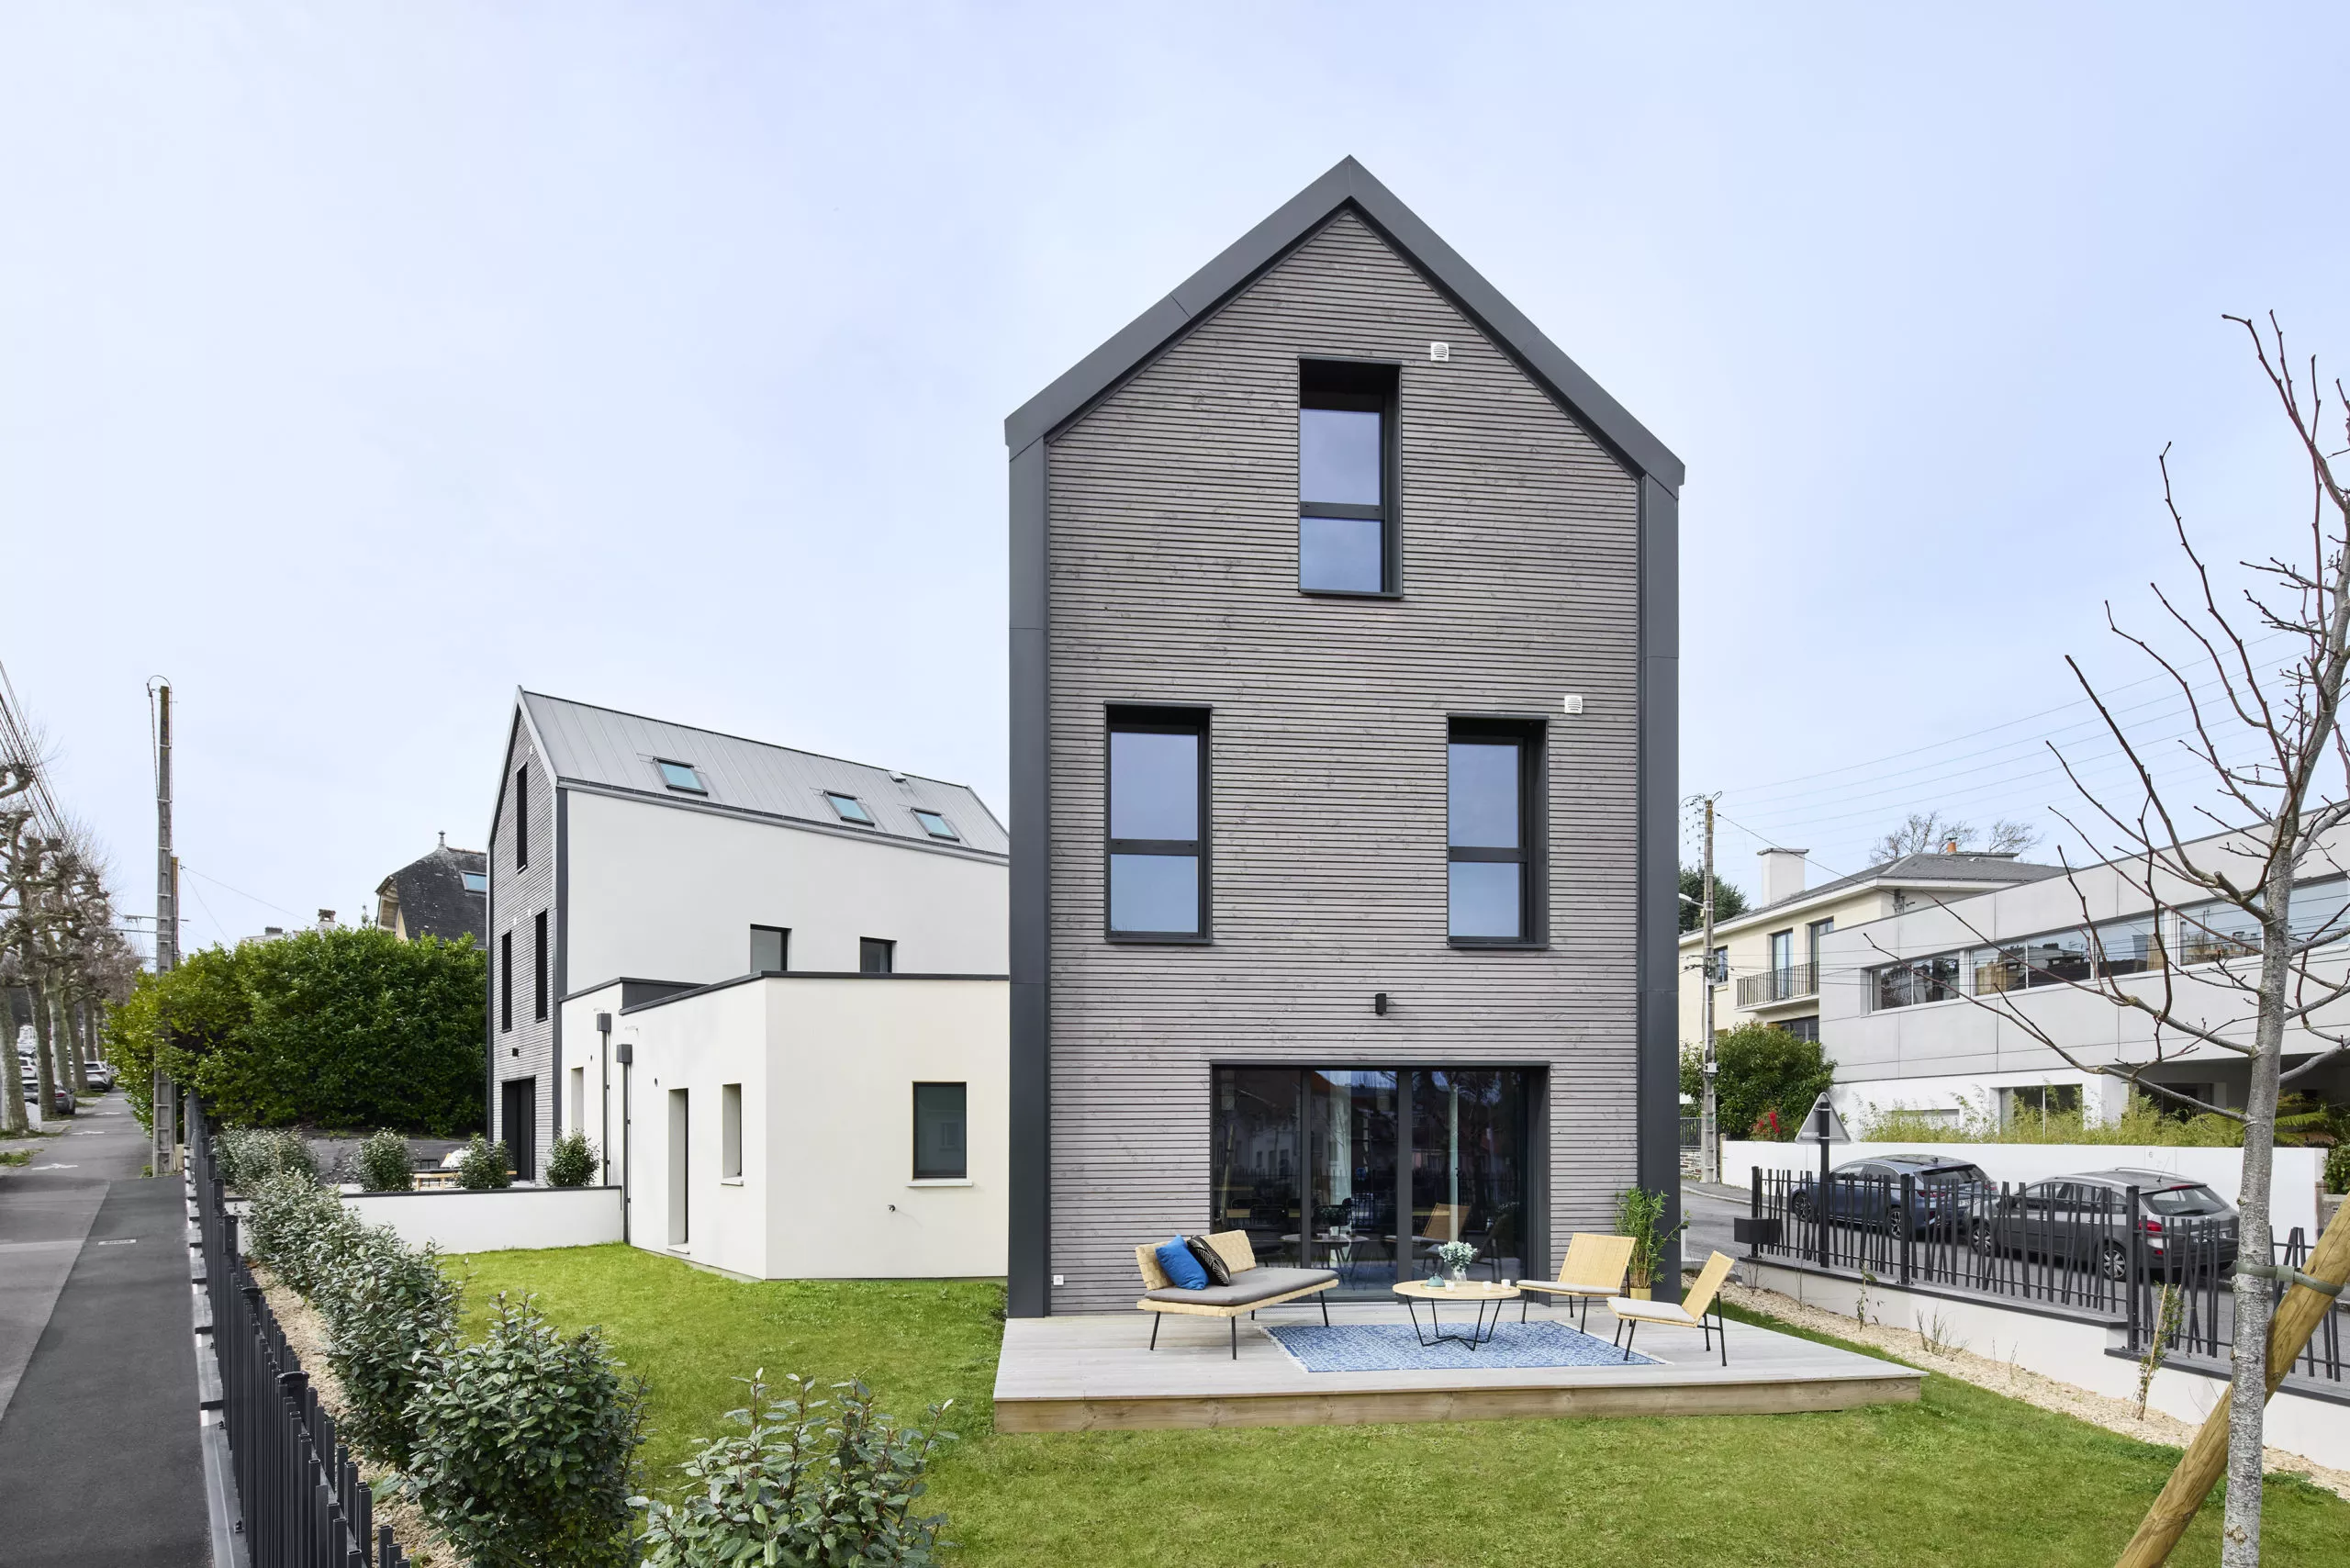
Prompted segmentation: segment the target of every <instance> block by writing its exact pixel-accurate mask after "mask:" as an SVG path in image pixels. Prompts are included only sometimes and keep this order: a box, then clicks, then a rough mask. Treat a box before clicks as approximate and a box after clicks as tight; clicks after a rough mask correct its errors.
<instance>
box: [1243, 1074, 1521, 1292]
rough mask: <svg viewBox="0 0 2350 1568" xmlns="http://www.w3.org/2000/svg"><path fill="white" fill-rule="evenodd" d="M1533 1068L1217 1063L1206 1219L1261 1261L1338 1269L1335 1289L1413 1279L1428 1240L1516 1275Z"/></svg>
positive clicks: (1425, 1263) (1426, 1264) (1432, 1259)
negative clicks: (1234, 1233) (1242, 1238)
mask: <svg viewBox="0 0 2350 1568" xmlns="http://www.w3.org/2000/svg"><path fill="white" fill-rule="evenodd" d="M1539 1078H1540V1074H1539V1073H1537V1072H1529V1071H1526V1070H1515V1069H1497V1068H1466V1069H1456V1068H1412V1067H1392V1068H1361V1067H1343V1068H1341V1067H1328V1068H1324V1067H1307V1068H1297V1067H1219V1068H1217V1069H1216V1070H1215V1105H1214V1118H1213V1126H1214V1152H1213V1156H1212V1159H1211V1162H1210V1166H1211V1168H1210V1175H1209V1181H1210V1183H1211V1192H1210V1197H1209V1224H1210V1226H1211V1228H1213V1229H1216V1230H1245V1231H1247V1232H1248V1242H1249V1246H1250V1247H1251V1249H1254V1250H1255V1252H1256V1254H1257V1258H1258V1260H1259V1261H1260V1262H1266V1263H1284V1264H1309V1263H1310V1264H1311V1265H1312V1266H1314V1267H1316V1268H1327V1269H1336V1270H1337V1271H1338V1290H1339V1294H1348V1295H1353V1294H1362V1295H1378V1294H1385V1293H1386V1291H1387V1289H1388V1287H1389V1286H1391V1285H1393V1284H1394V1283H1395V1282H1396V1281H1397V1280H1398V1279H1414V1278H1424V1277H1426V1276H1427V1274H1428V1273H1430V1272H1431V1271H1433V1270H1434V1269H1435V1267H1436V1249H1437V1248H1438V1246H1440V1245H1441V1244H1443V1243H1444V1242H1447V1241H1454V1240H1459V1241H1466V1242H1468V1243H1469V1244H1470V1245H1471V1246H1472V1247H1474V1248H1476V1249H1477V1263H1476V1265H1475V1267H1474V1268H1472V1271H1471V1272H1472V1274H1473V1275H1475V1276H1476V1277H1478V1278H1487V1277H1494V1278H1501V1279H1510V1278H1515V1277H1516V1276H1517V1275H1518V1274H1520V1273H1522V1272H1523V1271H1524V1260H1525V1258H1526V1257H1527V1255H1528V1254H1529V1252H1530V1250H1531V1249H1530V1248H1529V1245H1528V1237H1527V1193H1528V1183H1529V1173H1530V1170H1531V1167H1532V1163H1533V1158H1534V1156H1533V1150H1532V1148H1531V1147H1530V1133H1529V1128H1530V1109H1531V1107H1532V1105H1533V1104H1534V1103H1535V1099H1536V1092H1535V1088H1534V1086H1535V1084H1536V1083H1537V1082H1539Z"/></svg>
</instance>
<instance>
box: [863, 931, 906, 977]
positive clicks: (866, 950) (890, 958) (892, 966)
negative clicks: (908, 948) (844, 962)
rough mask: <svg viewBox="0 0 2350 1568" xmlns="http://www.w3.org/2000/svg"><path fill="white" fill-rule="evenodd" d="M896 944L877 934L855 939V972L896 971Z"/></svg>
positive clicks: (888, 972)
mask: <svg viewBox="0 0 2350 1568" xmlns="http://www.w3.org/2000/svg"><path fill="white" fill-rule="evenodd" d="M897 967H898V945H897V944H896V943H895V942H890V941H885V940H883V939H882V938H881V937H878V936H860V937H858V938H857V939H856V972H857V973H858V974H861V975H886V974H893V973H895V972H896V970H897Z"/></svg>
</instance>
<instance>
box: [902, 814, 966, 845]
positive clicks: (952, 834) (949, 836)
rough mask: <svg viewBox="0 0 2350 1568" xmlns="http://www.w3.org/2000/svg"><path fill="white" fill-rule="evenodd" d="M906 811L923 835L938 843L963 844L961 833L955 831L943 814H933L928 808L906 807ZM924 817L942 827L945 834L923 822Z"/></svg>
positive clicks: (953, 825)
mask: <svg viewBox="0 0 2350 1568" xmlns="http://www.w3.org/2000/svg"><path fill="white" fill-rule="evenodd" d="M906 811H907V812H908V813H909V814H910V815H912V818H913V819H914V826H916V827H918V828H920V829H922V831H923V833H924V834H928V835H929V836H930V837H932V838H934V839H936V840H937V841H938V842H939V843H941V844H960V843H962V842H963V834H962V833H961V832H960V831H959V830H957V827H956V826H955V824H954V823H952V822H950V821H948V820H947V816H946V812H934V811H932V810H931V809H930V808H929V807H928V806H908V807H907V808H906ZM924 817H929V818H932V819H934V821H936V823H938V826H939V827H943V828H945V829H946V832H945V833H940V832H939V831H938V829H937V828H934V827H932V826H931V825H930V823H926V822H924V821H923V818H924Z"/></svg>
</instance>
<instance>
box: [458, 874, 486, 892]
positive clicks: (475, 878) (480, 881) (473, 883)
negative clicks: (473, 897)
mask: <svg viewBox="0 0 2350 1568" xmlns="http://www.w3.org/2000/svg"><path fill="white" fill-rule="evenodd" d="M457 875H459V876H460V877H463V878H464V879H465V891H467V892H469V893H486V892H487V891H489V873H488V872H487V871H460V872H458V873H457Z"/></svg>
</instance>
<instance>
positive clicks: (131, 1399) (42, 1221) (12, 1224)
mask: <svg viewBox="0 0 2350 1568" xmlns="http://www.w3.org/2000/svg"><path fill="white" fill-rule="evenodd" d="M109 1113H111V1114H109ZM35 1148H37V1150H38V1152H37V1153H36V1154H35V1155H34V1157H33V1163H32V1166H31V1167H30V1168H28V1169H21V1170H9V1171H7V1172H6V1174H5V1175H0V1260H5V1264H0V1274H5V1275H6V1277H7V1281H6V1286H4V1287H0V1390H6V1389H9V1388H10V1387H11V1385H13V1392H11V1393H8V1394H6V1406H0V1558H4V1559H5V1560H6V1562H8V1563H9V1564H10V1565H11V1568H84V1565H87V1568H100V1565H101V1564H105V1565H113V1564H129V1563H137V1564H140V1565H142V1568H144V1565H148V1564H152V1565H154V1568H183V1565H185V1568H201V1565H204V1564H208V1563H209V1562H210V1561H211V1544H210V1534H209V1529H208V1524H207V1517H206V1508H205V1495H204V1475H203V1470H202V1459H201V1454H200V1450H199V1449H198V1444H197V1428H196V1350H195V1340H194V1334H193V1320H192V1317H191V1308H192V1305H193V1297H192V1293H191V1291H190V1288H189V1284H188V1265H187V1242H186V1218H185V1200H184V1196H183V1193H182V1189H181V1185H180V1182H178V1181H177V1180H176V1179H166V1180H162V1181H149V1180H144V1179H142V1178H140V1175H139V1171H140V1168H141V1167H142V1166H143V1165H144V1164H145V1162H146V1144H145V1140H144V1139H143V1138H142V1137H141V1136H140V1130H139V1123H138V1121H137V1119H136V1118H135V1117H133V1116H131V1115H130V1114H129V1111H128V1110H127V1109H125V1108H124V1105H123V1103H122V1100H121V1098H120V1097H119V1096H117V1095H108V1096H106V1097H105V1098H104V1099H102V1100H100V1101H98V1102H97V1103H95V1105H93V1106H92V1107H91V1114H88V1115H85V1116H84V1117H81V1118H77V1119H76V1122H75V1123H74V1125H73V1126H72V1128H71V1130H69V1131H68V1132H67V1133H66V1134H64V1135H63V1136H62V1137H54V1138H43V1139H40V1140H39V1141H38V1143H37V1144H36V1145H35Z"/></svg>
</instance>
